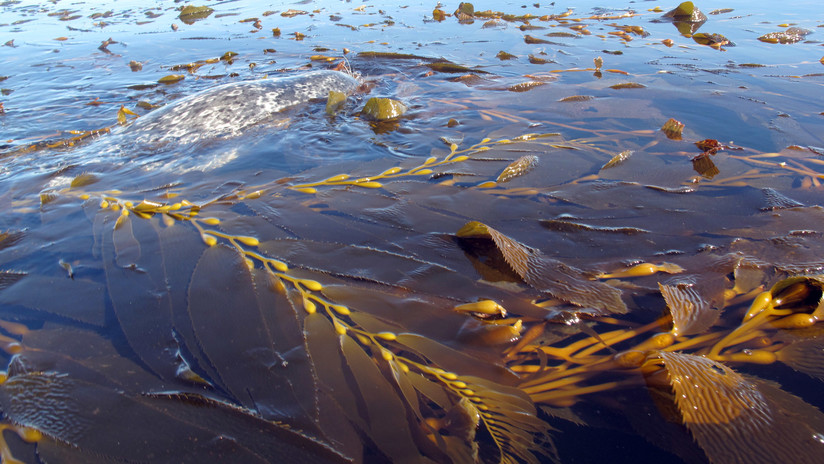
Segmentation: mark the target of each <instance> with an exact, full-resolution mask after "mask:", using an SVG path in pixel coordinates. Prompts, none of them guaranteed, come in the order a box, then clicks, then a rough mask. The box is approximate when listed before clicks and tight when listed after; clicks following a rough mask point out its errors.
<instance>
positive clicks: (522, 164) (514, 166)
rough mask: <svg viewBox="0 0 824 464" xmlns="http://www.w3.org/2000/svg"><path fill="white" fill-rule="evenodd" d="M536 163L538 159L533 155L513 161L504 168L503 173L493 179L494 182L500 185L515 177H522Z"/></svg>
mask: <svg viewBox="0 0 824 464" xmlns="http://www.w3.org/2000/svg"><path fill="white" fill-rule="evenodd" d="M537 163H538V157H537V156H535V155H524V156H522V157H520V158H518V159H516V160H515V161H513V162H511V163H509V165H508V166H507V167H506V168H504V170H503V172H501V174H500V175H498V178H497V179H495V182H498V183H502V182H507V181H510V180H512V179H514V178H516V177H520V176H523V175H524V174H526V173H528V172H529V171H531V170H532V168H534V167H535V165H536V164H537Z"/></svg>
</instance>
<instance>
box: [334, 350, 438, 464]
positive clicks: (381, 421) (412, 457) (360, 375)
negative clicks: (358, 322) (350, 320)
mask: <svg viewBox="0 0 824 464" xmlns="http://www.w3.org/2000/svg"><path fill="white" fill-rule="evenodd" d="M340 344H341V352H342V353H343V355H344V358H345V359H346V364H347V366H348V367H349V369H350V371H351V373H352V377H353V378H354V379H355V383H356V384H357V385H358V389H359V395H360V397H361V398H362V399H363V401H364V403H365V408H366V414H365V415H366V417H367V418H368V420H367V423H368V429H367V432H368V434H369V436H370V437H371V438H372V440H373V441H374V442H375V445H376V446H377V447H378V448H379V449H380V450H381V451H383V453H384V454H386V456H387V457H388V458H389V459H391V460H392V461H393V462H407V461H409V462H411V461H418V460H420V459H421V456H420V451H418V448H417V446H416V445H415V442H414V441H413V439H412V432H411V430H410V428H409V422H407V418H406V406H405V405H404V403H403V402H402V401H401V399H400V397H399V396H398V394H397V392H396V391H395V390H394V389H393V388H392V385H391V384H390V383H389V381H388V380H387V379H386V377H384V376H383V374H382V373H381V371H380V370H379V369H378V366H377V365H376V364H375V361H374V360H373V359H372V358H371V357H370V356H369V355H367V354H366V352H365V351H364V350H363V348H361V346H360V345H358V343H357V342H356V341H355V340H353V339H352V337H350V336H348V335H342V336H341V337H340ZM424 462H425V461H424Z"/></svg>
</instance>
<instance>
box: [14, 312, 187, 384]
mask: <svg viewBox="0 0 824 464" xmlns="http://www.w3.org/2000/svg"><path fill="white" fill-rule="evenodd" d="M21 345H22V351H21V352H20V353H18V354H17V355H16V356H15V357H14V358H13V359H12V360H11V362H10V363H9V367H8V372H9V375H10V376H14V375H20V374H28V373H37V372H59V373H61V374H66V375H70V376H72V378H74V379H75V380H82V381H86V382H92V383H94V384H96V385H100V386H101V387H107V388H111V389H115V390H117V391H121V392H124V393H129V394H141V393H143V392H145V391H149V390H151V389H152V388H155V387H156V385H157V377H156V376H155V375H154V374H153V373H151V372H149V371H148V370H147V369H146V368H145V367H144V366H141V365H140V364H138V363H136V362H134V360H132V359H129V358H127V357H124V356H123V355H122V354H121V353H119V352H118V351H117V349H116V347H115V346H114V344H113V343H112V342H111V341H110V340H107V339H106V338H104V337H103V336H101V335H100V334H98V333H97V332H94V331H91V330H80V329H77V328H71V327H65V326H59V325H54V326H51V325H49V326H46V327H44V328H42V329H39V330H32V331H30V332H28V333H26V334H25V335H23V339H22V340H21ZM182 386H183V385H181V387H182Z"/></svg>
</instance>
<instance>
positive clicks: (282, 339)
mask: <svg viewBox="0 0 824 464" xmlns="http://www.w3.org/2000/svg"><path fill="white" fill-rule="evenodd" d="M252 278H253V282H254V285H255V290H256V293H257V298H258V306H257V309H258V312H257V313H255V312H254V311H252V310H251V309H250V311H249V315H248V316H247V317H248V320H249V322H250V323H254V319H255V318H256V317H259V318H260V322H259V323H260V325H261V327H260V328H259V329H256V331H257V332H259V334H258V336H259V337H260V338H261V339H262V341H264V343H266V342H268V343H269V345H268V348H267V345H263V347H262V348H260V352H261V353H267V356H268V359H270V360H272V361H274V364H272V365H266V366H265V367H267V368H268V370H269V372H268V377H266V378H265V380H264V386H263V388H268V389H269V390H272V392H271V393H268V394H267V395H268V396H269V397H270V398H271V399H272V400H274V401H271V402H261V403H260V404H259V405H258V407H259V408H264V409H266V410H271V411H273V412H276V413H277V414H278V415H282V414H287V415H288V416H284V417H288V422H289V424H291V425H292V426H294V427H295V428H300V429H302V430H303V431H305V432H314V431H315V430H316V429H317V417H316V416H317V409H318V405H317V392H316V390H315V389H316V384H315V377H314V367H313V365H312V362H311V360H310V359H309V353H308V352H307V351H306V340H305V338H304V333H303V328H302V324H301V323H302V321H301V320H300V318H299V314H300V313H298V311H299V310H302V308H296V307H295V306H293V305H292V304H291V302H289V301H288V300H287V298H285V296H284V295H281V294H280V293H278V292H277V291H276V290H275V288H274V283H273V279H272V277H271V275H270V274H269V273H268V272H267V271H263V270H261V269H254V270H253V271H252ZM256 369H261V367H260V366H258V367H256ZM266 382H270V384H269V385H268V386H266V385H265V383H266Z"/></svg>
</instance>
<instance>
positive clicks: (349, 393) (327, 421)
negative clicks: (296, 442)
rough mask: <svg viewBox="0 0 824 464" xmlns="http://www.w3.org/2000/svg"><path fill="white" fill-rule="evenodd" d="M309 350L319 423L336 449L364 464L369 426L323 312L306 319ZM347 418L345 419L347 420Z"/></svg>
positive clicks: (335, 338) (338, 339) (337, 339)
mask: <svg viewBox="0 0 824 464" xmlns="http://www.w3.org/2000/svg"><path fill="white" fill-rule="evenodd" d="M303 330H304V331H305V334H306V349H307V351H308V352H309V356H310V359H311V360H312V364H313V366H314V368H315V375H316V381H317V387H316V388H317V389H318V391H319V392H321V393H323V394H322V395H320V397H319V399H318V423H319V426H320V428H321V430H323V431H324V435H325V438H326V439H327V440H329V442H330V443H332V444H333V445H334V446H335V448H336V449H339V450H342V452H343V453H344V454H346V455H347V456H350V457H352V458H353V459H354V460H355V462H361V459H360V458H361V456H362V454H363V450H364V446H363V444H362V439H361V437H362V436H363V434H364V433H365V430H366V428H367V423H366V422H365V420H364V418H363V417H362V416H361V412H360V410H359V408H360V402H361V401H362V399H360V398H358V397H357V396H356V395H355V392H354V390H353V387H352V386H351V384H350V383H349V382H348V381H347V376H346V374H345V373H344V366H345V361H344V359H343V354H342V353H341V345H340V338H339V337H340V335H339V334H338V333H337V332H336V331H335V328H334V327H333V326H332V323H331V322H329V320H328V319H326V318H325V317H323V316H322V315H321V314H320V313H317V312H316V313H313V314H309V315H308V316H306V318H305V319H304V326H303ZM344 418H345V420H343V419H344Z"/></svg>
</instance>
